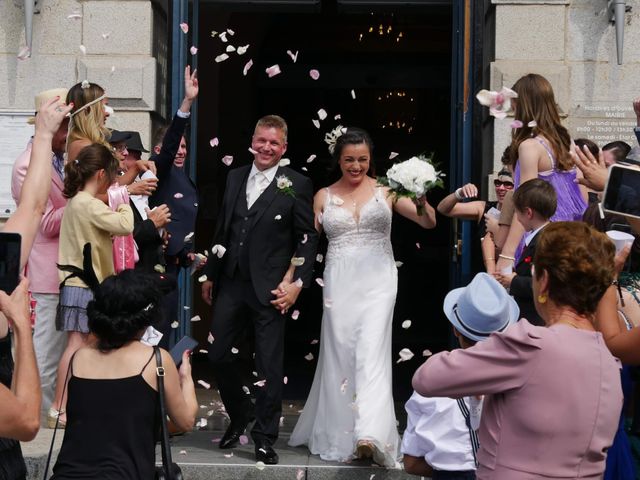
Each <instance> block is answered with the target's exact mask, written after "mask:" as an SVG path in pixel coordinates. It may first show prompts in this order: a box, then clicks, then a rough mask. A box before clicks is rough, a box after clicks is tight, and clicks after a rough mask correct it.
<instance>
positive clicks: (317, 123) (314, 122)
mask: <svg viewBox="0 0 640 480" xmlns="http://www.w3.org/2000/svg"><path fill="white" fill-rule="evenodd" d="M311 122H312V123H313V125H314V126H315V127H316V128H320V122H319V121H318V120H316V119H315V118H314V119H313V120H311Z"/></svg>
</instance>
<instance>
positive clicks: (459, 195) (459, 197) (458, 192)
mask: <svg viewBox="0 0 640 480" xmlns="http://www.w3.org/2000/svg"><path fill="white" fill-rule="evenodd" d="M461 191H462V187H460V188H458V189H457V190H456V191H455V192H453V194H454V195H455V197H456V199H457V200H458V201H459V202H461V201H462V200H464V197H463V196H462V194H461V193H460V192H461Z"/></svg>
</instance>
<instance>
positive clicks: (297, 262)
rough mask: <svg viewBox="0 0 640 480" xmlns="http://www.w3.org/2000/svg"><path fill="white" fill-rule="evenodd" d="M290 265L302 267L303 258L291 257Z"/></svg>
mask: <svg viewBox="0 0 640 480" xmlns="http://www.w3.org/2000/svg"><path fill="white" fill-rule="evenodd" d="M291 265H293V266H294V267H301V266H302V265H304V257H293V258H292V259H291Z"/></svg>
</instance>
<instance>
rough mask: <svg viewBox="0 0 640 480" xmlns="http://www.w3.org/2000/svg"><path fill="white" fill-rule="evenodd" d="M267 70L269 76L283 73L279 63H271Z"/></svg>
mask: <svg viewBox="0 0 640 480" xmlns="http://www.w3.org/2000/svg"><path fill="white" fill-rule="evenodd" d="M265 72H267V75H269V78H271V77H275V76H276V75H278V74H280V73H282V72H281V71H280V65H278V64H275V65H271V66H270V67H269V68H267V69H266V70H265Z"/></svg>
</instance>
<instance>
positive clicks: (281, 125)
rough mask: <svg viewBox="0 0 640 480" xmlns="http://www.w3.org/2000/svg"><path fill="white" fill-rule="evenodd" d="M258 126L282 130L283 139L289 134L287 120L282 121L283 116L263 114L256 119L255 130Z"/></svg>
mask: <svg viewBox="0 0 640 480" xmlns="http://www.w3.org/2000/svg"><path fill="white" fill-rule="evenodd" d="M258 127H263V128H275V129H277V130H282V133H284V141H285V142H286V141H287V135H288V134H289V128H288V127H287V122H285V121H284V118H282V117H280V116H278V115H265V116H264V117H262V118H261V119H260V120H258V123H256V128H255V130H257V129H258ZM255 130H254V132H255Z"/></svg>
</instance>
